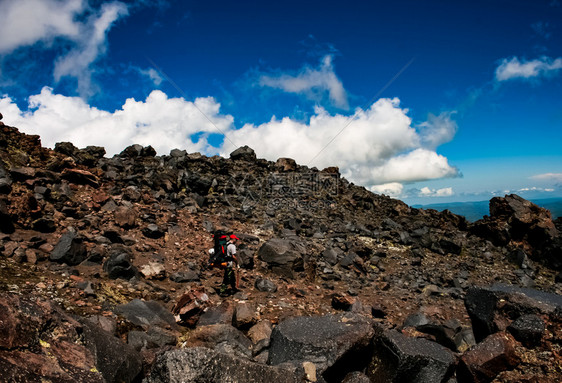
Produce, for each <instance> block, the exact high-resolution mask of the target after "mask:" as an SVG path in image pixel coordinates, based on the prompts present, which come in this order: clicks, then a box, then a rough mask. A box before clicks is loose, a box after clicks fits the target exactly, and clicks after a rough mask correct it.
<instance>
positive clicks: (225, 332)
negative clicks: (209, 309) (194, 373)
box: [186, 324, 252, 358]
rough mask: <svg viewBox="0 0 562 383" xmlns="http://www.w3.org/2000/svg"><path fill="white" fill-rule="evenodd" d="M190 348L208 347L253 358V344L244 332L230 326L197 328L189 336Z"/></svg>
mask: <svg viewBox="0 0 562 383" xmlns="http://www.w3.org/2000/svg"><path fill="white" fill-rule="evenodd" d="M186 346H188V347H206V348H210V349H215V350H220V351H224V352H226V353H229V354H233V355H236V356H239V357H242V358H251V357H252V351H251V348H252V342H251V341H250V340H249V339H248V338H247V337H246V336H245V335H244V333H242V331H240V330H238V329H236V328H234V327H232V326H231V325H229V324H213V325H209V326H197V328H196V329H195V330H194V331H192V332H191V333H190V334H189V339H188V340H187V342H186Z"/></svg>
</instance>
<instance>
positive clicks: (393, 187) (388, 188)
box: [369, 182, 404, 197]
mask: <svg viewBox="0 0 562 383" xmlns="http://www.w3.org/2000/svg"><path fill="white" fill-rule="evenodd" d="M369 189H370V190H371V191H372V192H373V193H377V194H385V195H387V196H389V197H400V196H401V195H402V192H403V191H404V185H402V184H401V183H399V182H390V183H387V184H382V185H375V186H371V187H370V188H369Z"/></svg>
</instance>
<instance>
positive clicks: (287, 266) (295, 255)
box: [258, 238, 303, 278]
mask: <svg viewBox="0 0 562 383" xmlns="http://www.w3.org/2000/svg"><path fill="white" fill-rule="evenodd" d="M302 252H303V249H302V246H301V245H299V244H298V243H297V242H295V241H292V240H289V239H279V238H274V239H270V240H269V241H267V242H266V243H264V244H263V245H262V246H261V247H260V249H259V251H258V258H259V259H261V260H262V261H264V262H267V264H268V267H269V268H271V270H272V271H273V272H274V273H276V274H279V275H282V276H285V277H288V278H292V277H293V271H296V270H299V269H302V266H303V259H302Z"/></svg>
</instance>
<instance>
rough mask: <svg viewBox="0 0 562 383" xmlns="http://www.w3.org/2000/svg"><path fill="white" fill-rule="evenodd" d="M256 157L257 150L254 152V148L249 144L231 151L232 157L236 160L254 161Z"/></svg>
mask: <svg viewBox="0 0 562 383" xmlns="http://www.w3.org/2000/svg"><path fill="white" fill-rule="evenodd" d="M256 158H257V157H256V152H254V149H252V148H250V147H249V146H242V147H240V148H238V149H236V150H235V151H233V152H232V153H230V159H232V160H234V161H237V160H242V161H250V162H252V161H255V160H256Z"/></svg>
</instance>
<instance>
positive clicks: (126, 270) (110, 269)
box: [103, 245, 138, 280]
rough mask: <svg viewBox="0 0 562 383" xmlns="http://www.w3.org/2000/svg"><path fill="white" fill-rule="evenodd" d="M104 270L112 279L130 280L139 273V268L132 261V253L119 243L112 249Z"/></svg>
mask: <svg viewBox="0 0 562 383" xmlns="http://www.w3.org/2000/svg"><path fill="white" fill-rule="evenodd" d="M103 270H104V271H105V272H106V273H107V274H108V276H109V278H111V279H118V278H120V279H126V280H129V279H131V278H134V277H136V276H137V275H138V270H137V268H136V267H135V266H133V264H132V262H131V255H130V253H129V252H128V251H127V250H126V248H124V247H121V246H119V245H117V246H115V247H114V248H112V249H111V250H110V252H109V258H108V259H107V260H106V261H105V263H104V264H103Z"/></svg>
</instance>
